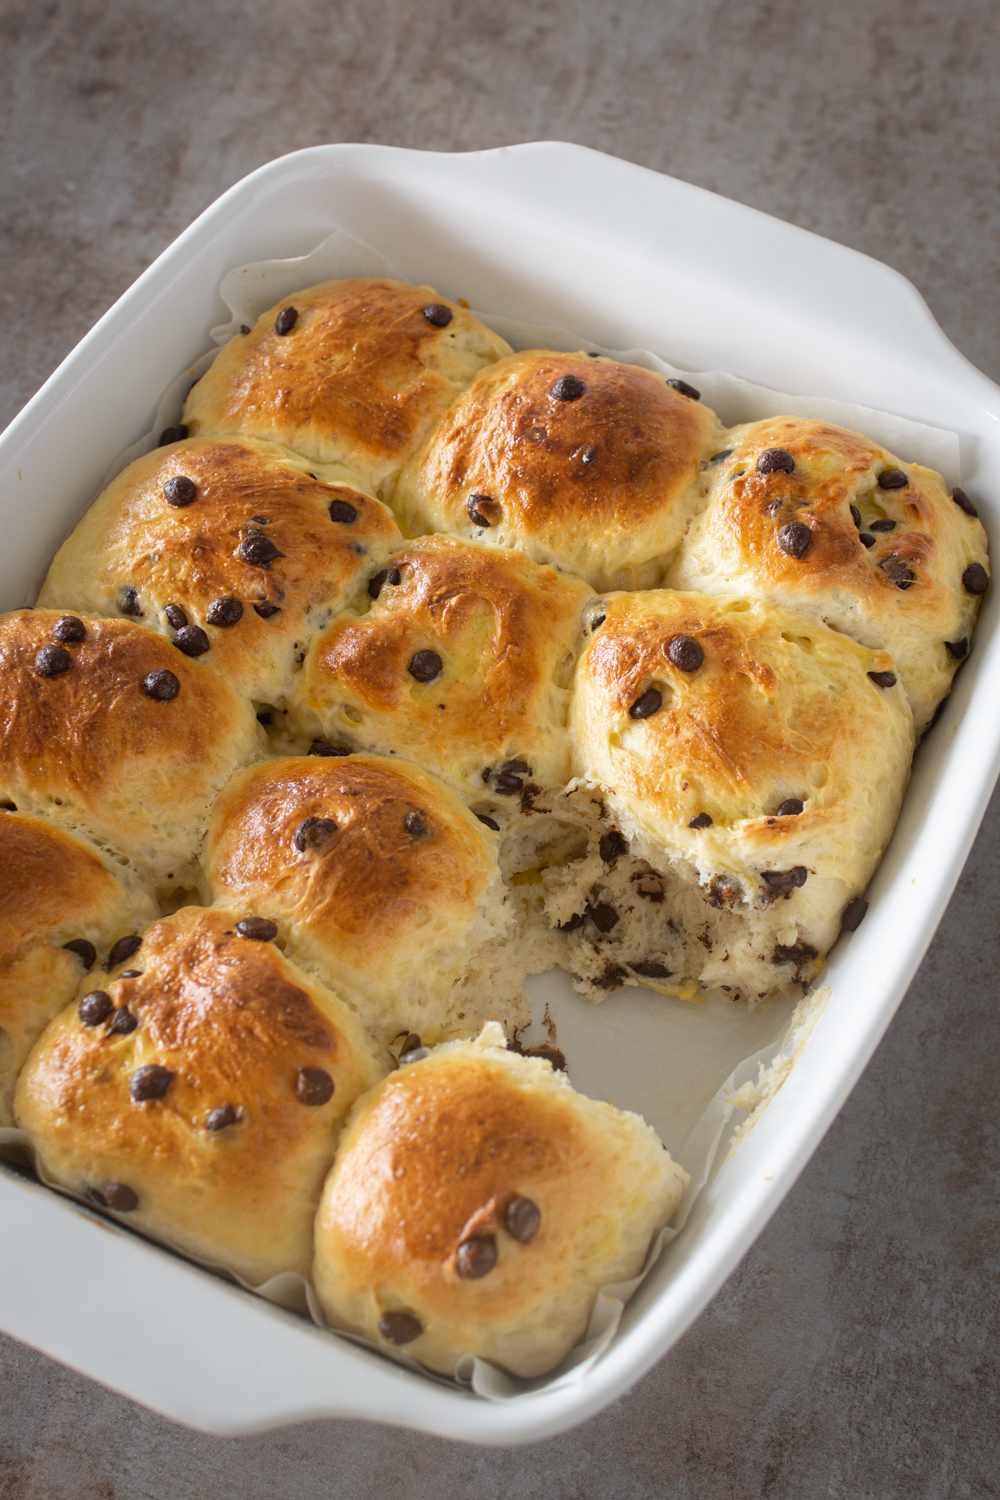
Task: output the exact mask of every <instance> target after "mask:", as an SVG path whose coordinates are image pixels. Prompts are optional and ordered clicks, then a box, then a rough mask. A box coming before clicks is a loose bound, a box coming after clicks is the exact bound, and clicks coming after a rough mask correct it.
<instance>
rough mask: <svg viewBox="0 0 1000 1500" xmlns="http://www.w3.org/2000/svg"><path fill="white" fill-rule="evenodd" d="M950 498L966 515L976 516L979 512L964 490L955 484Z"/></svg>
mask: <svg viewBox="0 0 1000 1500" xmlns="http://www.w3.org/2000/svg"><path fill="white" fill-rule="evenodd" d="M951 498H952V499H953V500H954V502H955V504H956V505H957V506H958V508H959V510H964V511H965V514H966V515H967V516H977V515H978V514H979V512H978V511H977V510H976V507H975V506H974V505H973V503H972V501H971V500H970V499H969V497H968V495H967V494H966V493H965V491H964V490H960V489H959V488H958V486H957V485H956V486H955V488H954V489H953V490H952V492H951Z"/></svg>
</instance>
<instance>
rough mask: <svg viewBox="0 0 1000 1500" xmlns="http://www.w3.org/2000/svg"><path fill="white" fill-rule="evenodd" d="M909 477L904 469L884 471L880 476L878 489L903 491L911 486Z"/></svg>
mask: <svg viewBox="0 0 1000 1500" xmlns="http://www.w3.org/2000/svg"><path fill="white" fill-rule="evenodd" d="M909 482H910V481H909V479H908V477H907V476H906V475H905V474H904V473H903V471H902V469H883V470H882V472H881V474H880V475H879V476H878V487H879V489H880V490H902V489H905V488H906V486H907V485H908V484H909Z"/></svg>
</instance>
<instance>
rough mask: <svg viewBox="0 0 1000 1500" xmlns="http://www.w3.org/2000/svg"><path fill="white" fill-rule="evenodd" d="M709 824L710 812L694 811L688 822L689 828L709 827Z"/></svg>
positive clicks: (710, 823)
mask: <svg viewBox="0 0 1000 1500" xmlns="http://www.w3.org/2000/svg"><path fill="white" fill-rule="evenodd" d="M711 826H712V814H711V813H705V812H701V813H695V815H694V817H693V818H692V819H691V821H690V822H689V823H688V827H689V828H711Z"/></svg>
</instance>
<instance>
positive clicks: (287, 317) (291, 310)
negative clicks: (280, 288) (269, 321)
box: [274, 307, 299, 338]
mask: <svg viewBox="0 0 1000 1500" xmlns="http://www.w3.org/2000/svg"><path fill="white" fill-rule="evenodd" d="M298 316H299V310H298V308H297V307H283V308H282V309H281V311H280V313H279V314H278V316H277V317H276V318H275V320H274V331H275V333H277V334H280V336H281V337H282V338H284V337H285V335H286V334H288V333H291V331H292V329H293V328H294V327H295V324H296V322H297V320H298Z"/></svg>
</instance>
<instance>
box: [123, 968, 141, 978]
mask: <svg viewBox="0 0 1000 1500" xmlns="http://www.w3.org/2000/svg"><path fill="white" fill-rule="evenodd" d="M141 973H142V970H141V969H122V971H121V973H120V974H119V976H118V978H119V979H138V978H139V975H140V974H141Z"/></svg>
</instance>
